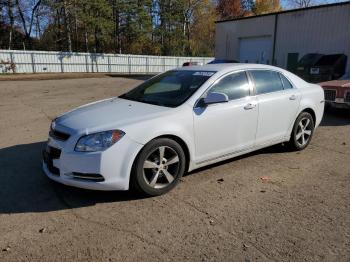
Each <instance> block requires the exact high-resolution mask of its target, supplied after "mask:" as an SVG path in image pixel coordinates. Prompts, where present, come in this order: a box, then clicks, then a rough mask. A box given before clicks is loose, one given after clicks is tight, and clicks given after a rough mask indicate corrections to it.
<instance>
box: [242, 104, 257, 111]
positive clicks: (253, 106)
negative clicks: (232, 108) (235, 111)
mask: <svg viewBox="0 0 350 262" xmlns="http://www.w3.org/2000/svg"><path fill="white" fill-rule="evenodd" d="M255 107H256V104H252V103H249V104H248V105H246V106H245V107H244V109H245V110H251V109H254V108H255Z"/></svg>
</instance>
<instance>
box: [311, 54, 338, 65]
mask: <svg viewBox="0 0 350 262" xmlns="http://www.w3.org/2000/svg"><path fill="white" fill-rule="evenodd" d="M341 56H342V55H325V56H323V57H322V58H321V59H320V60H318V62H317V63H316V65H317V66H325V65H334V63H335V62H337V61H338V60H339V58H341Z"/></svg>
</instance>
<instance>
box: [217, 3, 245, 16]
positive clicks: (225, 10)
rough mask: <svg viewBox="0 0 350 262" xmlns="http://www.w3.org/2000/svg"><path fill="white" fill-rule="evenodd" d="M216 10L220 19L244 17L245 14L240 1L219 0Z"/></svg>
mask: <svg viewBox="0 0 350 262" xmlns="http://www.w3.org/2000/svg"><path fill="white" fill-rule="evenodd" d="M216 10H217V13H218V16H219V17H220V19H229V18H237V17H242V16H243V14H244V10H243V8H242V4H241V1H240V0H219V1H218V4H217V7H216Z"/></svg>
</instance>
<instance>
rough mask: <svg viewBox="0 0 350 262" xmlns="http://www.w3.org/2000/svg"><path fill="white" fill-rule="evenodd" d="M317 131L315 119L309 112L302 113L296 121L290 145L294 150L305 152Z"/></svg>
mask: <svg viewBox="0 0 350 262" xmlns="http://www.w3.org/2000/svg"><path fill="white" fill-rule="evenodd" d="M314 130H315V123H314V119H313V118H312V116H311V114H310V113H308V112H302V113H301V114H300V115H299V116H298V118H297V120H296V121H295V124H294V127H293V131H292V135H291V138H290V141H289V145H290V146H291V148H292V149H293V150H297V151H300V150H303V149H305V148H306V147H307V146H308V145H309V144H310V142H311V139H312V136H313V133H314Z"/></svg>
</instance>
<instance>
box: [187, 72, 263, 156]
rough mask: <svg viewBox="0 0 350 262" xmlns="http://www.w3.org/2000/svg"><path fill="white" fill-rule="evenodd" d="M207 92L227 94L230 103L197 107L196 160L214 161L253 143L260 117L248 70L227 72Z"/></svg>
mask: <svg viewBox="0 0 350 262" xmlns="http://www.w3.org/2000/svg"><path fill="white" fill-rule="evenodd" d="M208 92H216V93H224V94H226V95H227V96H228V98H229V102H227V103H220V104H213V105H209V106H207V107H205V108H195V109H194V114H193V118H194V130H195V141H196V162H197V163H201V162H206V161H211V160H214V159H216V158H220V157H224V156H225V155H227V154H234V153H235V152H237V153H238V152H240V151H243V150H245V149H247V148H250V147H252V146H253V145H254V142H255V135H256V129H257V120H258V105H257V102H256V98H253V97H251V96H250V92H251V84H250V82H249V81H248V78H247V74H246V73H245V72H236V73H231V74H228V75H226V76H224V77H222V78H221V79H220V80H218V81H217V82H216V83H215V84H214V85H213V86H212V87H211V88H210V89H209V91H208Z"/></svg>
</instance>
